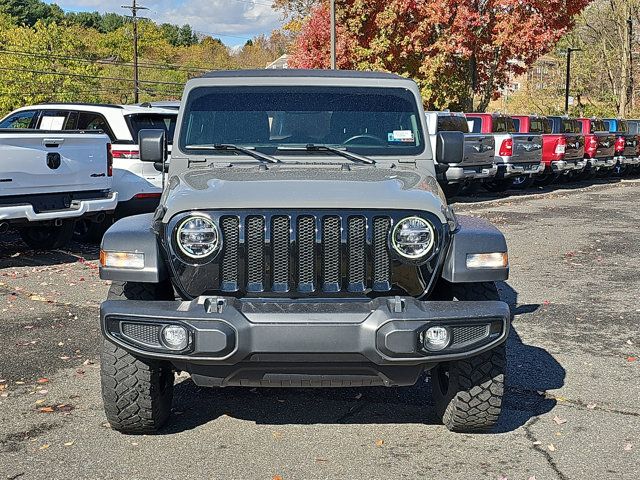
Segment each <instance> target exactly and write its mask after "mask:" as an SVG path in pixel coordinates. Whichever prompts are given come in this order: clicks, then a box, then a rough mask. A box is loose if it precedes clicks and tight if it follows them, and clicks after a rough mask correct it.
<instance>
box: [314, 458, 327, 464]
mask: <svg viewBox="0 0 640 480" xmlns="http://www.w3.org/2000/svg"><path fill="white" fill-rule="evenodd" d="M328 461H329V460H327V459H326V458H316V462H318V463H320V462H328Z"/></svg>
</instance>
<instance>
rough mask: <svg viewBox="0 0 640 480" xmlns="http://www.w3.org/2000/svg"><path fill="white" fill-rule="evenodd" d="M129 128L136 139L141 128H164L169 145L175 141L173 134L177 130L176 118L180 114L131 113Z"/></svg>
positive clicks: (135, 139)
mask: <svg viewBox="0 0 640 480" xmlns="http://www.w3.org/2000/svg"><path fill="white" fill-rule="evenodd" d="M127 118H128V121H129V128H130V129H131V135H132V136H133V138H134V141H137V139H138V133H140V130H144V129H147V128H152V129H160V130H164V131H165V132H166V133H167V142H168V143H169V145H171V144H172V143H173V135H174V133H175V131H176V120H177V119H178V114H177V113H176V114H174V115H171V114H159V113H136V114H133V115H129V116H128V117H127Z"/></svg>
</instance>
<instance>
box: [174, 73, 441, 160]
mask: <svg viewBox="0 0 640 480" xmlns="http://www.w3.org/2000/svg"><path fill="white" fill-rule="evenodd" d="M350 83H351V82H344V83H343V82H340V83H318V84H316V83H313V82H312V83H310V84H308V85H305V84H301V83H297V82H296V83H292V84H290V85H289V84H287V83H269V82H259V83H253V82H251V83H248V84H245V83H240V84H229V83H226V82H225V83H224V84H222V85H212V84H210V83H202V84H199V85H198V84H196V85H194V86H193V87H192V88H190V89H187V91H186V92H185V99H184V102H183V107H182V108H181V110H180V115H179V118H178V130H179V131H177V132H176V135H177V141H174V143H175V145H174V147H178V150H179V151H180V152H181V153H182V154H183V155H185V156H188V157H192V156H207V157H225V156H229V152H226V153H225V152H224V151H218V152H215V151H205V150H199V149H188V148H187V146H189V144H192V142H187V140H189V139H187V130H188V121H189V118H188V117H189V112H190V108H189V107H190V103H191V99H192V98H193V95H194V93H195V92H198V94H201V90H211V91H212V92H215V91H216V90H218V91H219V90H221V89H228V90H229V92H233V91H234V90H256V89H261V88H266V89H282V90H287V91H291V90H309V89H312V90H313V89H318V90H320V91H323V92H327V91H328V90H333V89H335V90H339V91H342V92H344V93H349V90H351V89H353V90H361V91H364V90H379V91H380V92H381V93H384V92H385V91H389V90H395V91H396V93H395V95H398V93H397V92H398V91H401V95H402V96H404V97H405V98H406V99H407V101H409V102H410V103H411V106H412V107H413V111H411V112H409V111H407V113H408V114H410V115H414V116H415V120H413V123H414V125H415V129H416V132H417V134H418V138H416V144H417V145H415V146H411V147H401V146H398V147H395V148H394V146H384V147H373V146H372V145H365V146H359V145H344V144H340V143H337V144H333V143H331V144H329V143H325V145H329V146H331V147H336V148H340V149H346V151H347V152H351V153H354V154H359V155H363V156H367V157H380V158H387V159H399V160H400V161H403V160H402V159H406V158H411V159H412V160H411V161H415V159H416V158H426V159H430V158H431V150H430V146H429V142H428V140H427V135H426V132H427V130H426V128H427V126H426V123H425V119H424V118H423V117H424V115H423V114H422V112H423V111H424V110H423V108H422V105H421V104H419V103H418V100H417V98H416V93H415V92H414V91H413V90H412V89H411V88H408V86H407V85H403V84H402V83H399V84H398V82H397V81H396V83H395V84H394V85H392V86H390V85H385V84H384V82H382V83H381V84H366V83H365V84H355V83H354V84H350ZM403 83H404V82H403ZM303 93H306V92H303ZM222 111H223V110H222ZM282 111H284V110H282ZM292 111H293V110H292ZM318 111H320V112H325V111H328V110H318ZM336 111H338V110H336ZM363 111H364V110H363ZM278 112H280V110H278ZM365 113H366V112H365ZM235 143H236V144H237V145H241V146H243V147H253V148H256V150H258V151H260V152H263V153H265V154H268V155H274V156H280V157H297V158H299V157H309V156H314V157H317V156H319V154H320V153H321V152H305V151H304V149H303V148H297V149H296V148H292V149H287V148H284V149H279V147H295V146H299V147H304V146H306V145H307V144H308V143H309V142H300V143H293V142H291V143H277V142H275V141H274V142H272V143H270V144H269V145H264V144H260V143H256V144H249V143H246V144H245V143H242V142H240V143H238V142H235ZM316 143H318V144H320V143H322V142H316ZM322 153H324V155H322V156H324V157H329V158H333V159H335V158H336V156H335V155H334V154H333V153H331V152H322ZM311 154H312V155H311Z"/></svg>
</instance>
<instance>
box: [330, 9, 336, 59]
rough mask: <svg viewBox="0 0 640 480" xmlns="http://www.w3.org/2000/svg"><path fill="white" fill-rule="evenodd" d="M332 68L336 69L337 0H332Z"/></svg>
mask: <svg viewBox="0 0 640 480" xmlns="http://www.w3.org/2000/svg"><path fill="white" fill-rule="evenodd" d="M331 69H332V70H335V69H336V0H331Z"/></svg>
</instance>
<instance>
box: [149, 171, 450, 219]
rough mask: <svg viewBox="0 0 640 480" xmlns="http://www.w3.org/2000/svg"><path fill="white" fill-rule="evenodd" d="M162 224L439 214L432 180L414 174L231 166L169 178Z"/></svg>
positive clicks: (440, 200)
mask: <svg viewBox="0 0 640 480" xmlns="http://www.w3.org/2000/svg"><path fill="white" fill-rule="evenodd" d="M161 203H162V205H164V207H165V209H166V211H165V216H164V221H165V222H168V221H169V219H170V218H172V217H173V216H174V215H176V214H178V213H181V212H185V211H190V210H234V209H237V210H247V209H329V210H339V209H346V208H348V209H378V210H392V209H394V210H395V209H403V210H419V211H429V212H432V213H434V214H436V215H437V216H438V217H439V218H440V219H441V220H442V221H443V222H445V221H446V219H445V217H444V214H443V212H442V210H443V209H442V207H443V205H446V200H445V199H444V197H443V196H442V194H441V191H440V188H439V187H438V183H437V182H436V180H435V178H433V177H432V176H429V175H422V174H420V173H419V172H418V171H417V170H405V169H398V168H396V169H391V168H380V167H370V166H362V167H361V166H352V167H351V168H349V169H344V168H343V167H342V166H341V165H325V166H317V167H316V166H313V167H312V166H308V165H305V166H290V165H269V166H268V167H267V168H265V166H263V165H261V166H250V167H249V166H233V167H221V168H216V167H214V168H197V169H191V170H189V171H187V172H184V173H182V174H180V175H177V176H174V177H171V179H170V180H169V183H168V188H167V190H166V191H165V193H164V195H163V199H162V202H161Z"/></svg>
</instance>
